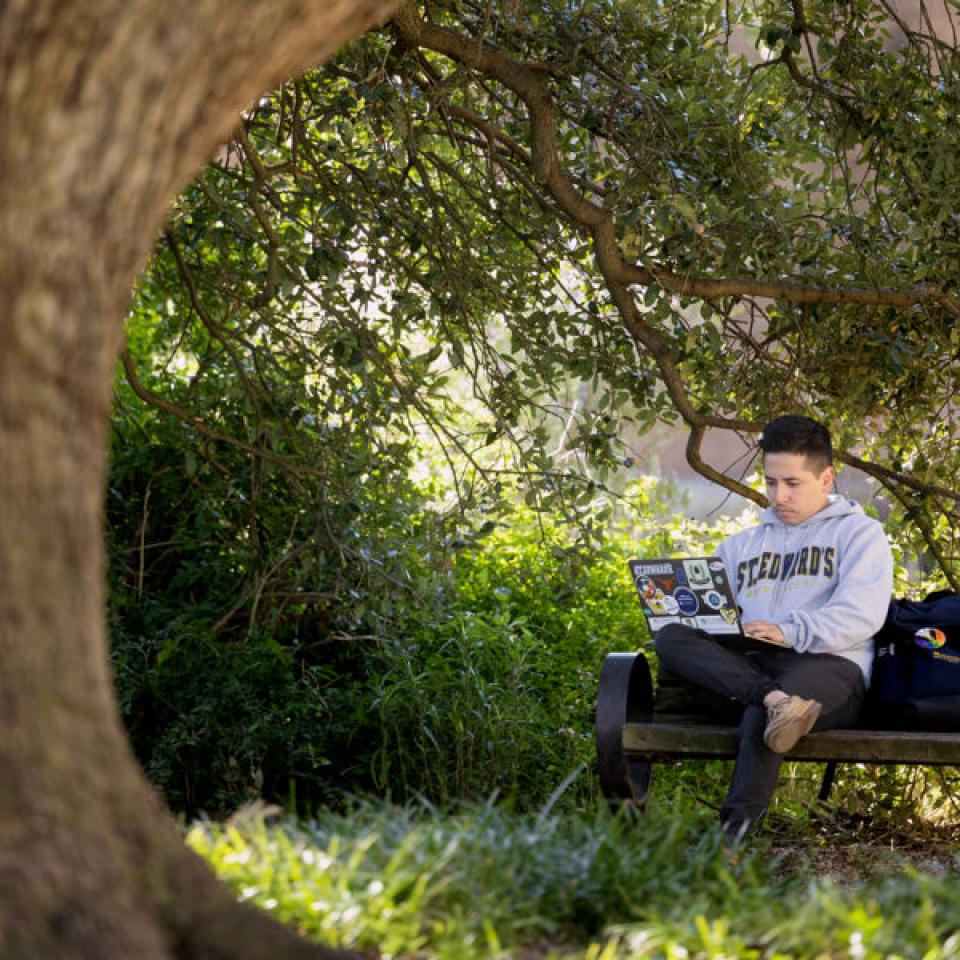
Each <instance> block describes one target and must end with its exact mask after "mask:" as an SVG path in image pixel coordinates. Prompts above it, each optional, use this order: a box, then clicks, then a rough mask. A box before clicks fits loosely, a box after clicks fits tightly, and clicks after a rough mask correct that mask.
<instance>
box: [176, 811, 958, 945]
mask: <svg viewBox="0 0 960 960" xmlns="http://www.w3.org/2000/svg"><path fill="white" fill-rule="evenodd" d="M187 842H188V844H189V845H190V846H191V847H192V848H193V849H194V850H196V851H197V852H198V853H200V854H201V855H202V856H204V857H205V858H206V859H207V860H208V861H209V862H210V863H211V865H212V866H213V868H214V869H215V870H216V871H217V873H218V874H219V875H220V876H221V877H222V878H223V880H224V881H226V882H227V883H228V884H230V885H231V886H232V887H233V888H234V889H235V890H236V891H237V894H238V896H240V897H241V898H243V899H245V900H250V901H252V902H254V903H256V904H258V905H259V906H261V907H262V908H264V909H266V910H269V911H271V912H273V913H274V914H275V915H276V916H277V917H278V918H279V919H281V920H283V921H284V922H285V923H288V924H290V925H292V926H294V927H296V928H298V929H299V930H301V931H302V932H303V933H304V934H305V935H306V936H309V937H315V938H317V939H320V940H323V941H325V942H327V943H331V944H337V945H341V946H349V947H353V948H359V949H363V948H369V949H370V950H371V951H372V952H373V951H374V949H375V948H378V949H379V950H380V951H381V952H382V955H383V956H385V957H410V958H417V960H434V958H436V960H448V958H449V960H453V958H458V960H481V958H516V960H541V958H542V960H546V958H551V957H555V958H558V960H559V958H563V960H626V958H641V957H643V958H647V957H651V958H652V957H662V958H669V960H679V958H711V960H720V958H769V960H774V958H777V960H785V958H818V960H820V958H838V960H839V958H844V960H847V958H850V960H872V958H893V957H900V958H910V960H913V958H923V960H941V958H947V957H960V932H958V931H960V870H958V864H957V860H956V858H955V855H954V850H955V849H956V848H955V845H954V844H953V841H952V837H951V836H950V835H949V832H941V833H940V834H939V835H937V836H934V838H933V839H927V840H922V839H919V838H918V837H917V836H916V835H913V836H911V837H901V838H897V837H895V836H893V835H892V834H890V832H889V831H887V832H886V833H884V832H883V831H881V830H876V829H875V830H873V831H872V833H871V832H870V831H866V830H865V829H864V825H863V824H859V825H857V824H852V823H843V822H840V821H835V822H832V823H829V824H827V823H821V824H819V825H818V824H817V823H816V822H808V823H807V824H806V825H805V828H804V829H803V830H802V831H793V832H792V833H791V832H790V831H789V830H787V831H783V830H781V831H779V832H778V831H777V830H776V828H775V826H774V828H772V829H767V830H765V831H764V833H763V834H762V835H761V836H760V837H759V838H758V839H757V840H756V841H755V842H754V843H753V844H752V845H751V846H750V847H749V848H748V849H746V850H744V851H741V852H739V853H738V854H736V855H731V854H730V852H729V851H727V850H726V849H725V847H724V845H723V843H722V842H721V838H720V836H719V832H718V831H717V829H716V828H715V827H714V826H713V819H712V817H710V816H708V815H707V812H706V811H704V810H703V809H702V808H701V807H699V806H698V805H696V804H690V803H687V802H685V801H683V800H681V801H680V802H679V807H678V806H676V805H675V806H673V807H671V806H669V805H668V804H666V803H664V802H660V803H659V804H657V805H655V806H654V808H653V809H651V810H649V811H648V813H647V815H646V816H645V817H643V818H642V819H641V820H633V819H631V818H628V817H613V816H611V815H609V814H608V813H607V812H606V811H601V812H599V813H595V814H585V813H578V812H576V811H563V812H559V811H544V812H542V813H541V814H539V815H526V814H525V815H520V814H515V813H511V812H509V811H508V810H506V809H504V808H502V807H498V806H494V805H488V806H474V807H470V808H467V809H465V810H464V811H462V812H459V813H450V812H441V811H437V810H433V809H431V808H429V807H426V806H417V807H396V806H389V805H387V804H383V803H376V802H367V801H364V802H358V803H357V804H356V806H355V807H354V808H353V809H351V810H349V811H347V812H341V813H324V814H322V815H321V816H320V817H318V818H317V819H315V820H310V821H302V820H301V821H295V820H293V819H286V818H280V817H269V816H267V817H265V816H264V811H263V810H259V811H257V810H255V809H254V810H250V811H247V812H246V813H243V814H240V815H238V816H237V817H235V818H234V819H233V820H232V821H230V822H228V823H226V824H222V825H220V824H209V823H204V824H197V825H194V826H193V827H191V828H190V829H189V831H188V834H187Z"/></svg>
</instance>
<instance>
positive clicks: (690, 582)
mask: <svg viewBox="0 0 960 960" xmlns="http://www.w3.org/2000/svg"><path fill="white" fill-rule="evenodd" d="M628 564H629V566H630V574H631V576H632V577H633V582H634V585H635V586H636V588H637V593H638V594H639V595H640V602H641V603H642V604H643V614H644V616H645V617H646V620H647V626H648V627H649V628H650V636H652V637H655V636H656V635H657V631H658V630H661V629H663V627H665V626H666V625H667V624H668V623H683V624H686V625H687V626H689V627H694V628H696V629H698V630H705V631H706V632H707V633H709V634H713V635H715V636H726V637H734V636H737V635H741V634H743V624H742V623H741V622H740V613H739V611H738V609H737V604H736V601H735V600H734V598H733V589H732V588H731V586H730V579H729V577H728V576H727V570H726V567H725V566H724V563H723V561H722V560H721V559H720V558H719V557H681V558H675V557H666V558H664V559H661V560H629V561H628Z"/></svg>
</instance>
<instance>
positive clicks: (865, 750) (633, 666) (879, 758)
mask: <svg viewBox="0 0 960 960" xmlns="http://www.w3.org/2000/svg"><path fill="white" fill-rule="evenodd" d="M689 689H690V688H687V695H686V704H687V705H689V702H690V700H689ZM669 692H673V691H669ZM682 706H683V696H681V697H680V698H677V697H674V698H673V699H671V697H670V696H669V695H668V688H665V689H662V690H658V691H657V696H656V698H655V697H654V687H653V680H652V677H651V673H650V665H649V663H648V662H647V658H646V657H645V656H644V655H643V654H642V653H611V654H610V655H609V656H608V657H607V658H606V660H605V661H604V664H603V669H602V670H601V672H600V689H599V692H598V694H597V719H596V741H597V759H598V762H599V774H600V787H601V789H602V790H603V793H604V796H605V797H606V798H607V800H608V801H609V802H610V803H611V804H612V805H616V806H619V805H621V804H624V803H626V804H630V805H633V806H635V807H642V806H643V805H644V803H645V802H646V799H647V791H648V790H649V787H650V778H651V772H652V767H653V764H654V763H658V762H664V761H666V762H671V761H678V760H690V759H715V760H716V759H731V760H732V759H733V758H734V757H735V755H736V748H737V730H736V726H734V725H723V724H718V723H715V722H709V721H707V720H705V719H704V718H703V716H702V715H701V716H697V715H691V714H690V713H689V712H677V711H678V709H681V708H682ZM787 757H788V758H789V759H790V760H804V761H805V760H809V761H814V762H818V763H826V765H827V766H826V770H825V772H824V776H823V783H822V784H821V787H820V799H821V800H823V801H825V800H826V799H827V798H828V797H829V795H830V789H831V787H832V786H833V779H834V775H835V772H836V767H837V764H838V763H876V764H910V765H919V766H946V765H960V732H955V733H936V732H928V731H922V732H921V731H902V730H875V729H867V728H863V729H861V728H857V729H852V730H826V731H822V732H818V733H811V734H808V735H807V736H805V737H803V739H801V740H800V741H799V742H798V743H797V745H796V746H795V747H794V748H793V750H791V751H790V753H789V754H787Z"/></svg>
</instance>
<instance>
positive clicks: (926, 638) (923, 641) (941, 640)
mask: <svg viewBox="0 0 960 960" xmlns="http://www.w3.org/2000/svg"><path fill="white" fill-rule="evenodd" d="M913 642H914V643H915V644H916V645H917V646H918V647H922V648H923V649H924V650H939V649H940V647H942V646H943V645H944V644H945V643H946V642H947V635H946V634H945V633H944V632H943V631H942V630H938V629H937V628H936V627H923V628H922V629H921V630H918V631H917V632H916V633H915V634H914V635H913Z"/></svg>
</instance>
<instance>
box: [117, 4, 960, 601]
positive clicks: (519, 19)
mask: <svg viewBox="0 0 960 960" xmlns="http://www.w3.org/2000/svg"><path fill="white" fill-rule="evenodd" d="M955 17H956V11H955V10H954V9H953V7H952V6H951V5H946V6H945V7H943V8H938V9H937V10H934V11H931V10H929V9H928V8H927V6H926V4H925V3H919V4H916V5H914V7H909V5H907V4H902V3H901V4H899V5H898V4H894V3H892V2H874V0H852V2H845V3H840V4H837V3H832V2H831V3H810V2H801V0H795V2H792V3H755V2H750V3H732V2H697V3H683V4H665V3H652V2H651V3H645V4H620V3H613V2H609V3H607V2H588V0H584V2H579V3H567V2H513V3H509V4H503V5H497V6H494V5H488V4H484V3H473V2H456V3H454V2H449V3H430V4H426V5H425V6H423V5H418V4H416V3H413V2H407V3H406V4H405V5H404V6H403V7H402V8H401V10H400V12H399V13H398V14H397V15H396V16H395V17H394V19H393V20H392V22H391V23H390V24H388V25H387V26H386V27H384V28H383V29H382V30H380V31H379V32H375V33H372V34H369V35H368V36H367V37H365V38H364V39H363V40H361V41H358V42H356V43H355V44H354V45H352V46H351V47H350V48H348V49H347V50H346V51H344V52H343V53H342V54H341V56H340V57H339V58H338V59H337V61H336V62H334V63H333V64H331V65H329V66H327V67H324V68H322V69H320V70H318V71H314V72H312V73H309V74H307V75H305V76H304V77H302V78H301V79H299V80H297V81H296V82H292V83H289V84H287V85H286V86H284V87H283V88H281V89H280V90H279V91H278V92H277V93H276V94H275V95H273V96H271V97H268V98H265V99H263V100H261V101H260V102H259V103H258V104H256V105H255V106H254V107H252V108H251V110H250V111H249V112H248V113H247V114H246V115H245V117H244V120H243V123H242V125H241V126H240V127H238V130H237V134H236V137H235V139H234V140H233V141H232V143H231V144H230V145H229V146H228V147H226V148H224V150H222V151H221V153H220V154H219V155H218V157H217V159H216V160H215V161H214V163H213V164H212V165H211V166H210V167H208V168H207V169H206V170H205V171H204V172H203V174H202V175H201V177H200V179H199V180H198V181H197V183H196V184H195V186H194V187H193V188H191V190H190V191H189V192H188V194H186V195H185V196H184V197H183V198H182V199H181V201H180V203H179V204H178V207H177V210H176V213H175V216H174V218H173V220H172V222H171V225H170V227H169V228H168V230H167V232H166V234H165V236H164V238H163V241H162V242H161V246H160V256H159V259H158V260H157V262H156V263H155V265H154V267H153V268H152V272H151V274H150V276H149V277H148V279H147V281H146V284H145V286H144V287H143V292H142V293H141V298H144V297H146V298H147V299H149V298H150V297H151V296H152V297H153V300H152V301H151V302H153V303H156V302H163V301H164V298H172V300H171V301H168V302H173V301H175V302H176V303H177V309H171V310H170V311H169V312H168V313H167V315H165V316H163V317H159V318H158V320H159V326H155V327H153V330H154V333H153V334H152V335H153V336H156V335H157V333H156V331H157V330H162V331H164V342H166V343H167V344H171V343H176V344H177V346H178V348H179V349H180V350H181V351H186V352H187V353H190V354H191V355H192V356H193V357H195V358H196V363H197V364H198V366H197V368H196V369H193V368H191V369H190V370H189V371H188V374H189V376H187V375H186V374H184V375H183V376H181V378H180V379H181V381H182V383H183V384H186V383H187V382H188V381H189V386H183V388H182V389H183V390H184V391H186V392H187V393H189V392H190V391H198V390H200V389H201V384H202V383H207V384H208V385H211V386H212V387H213V389H214V390H219V389H220V388H219V387H218V386H216V385H215V384H216V383H217V382H218V381H217V378H218V377H222V376H223V375H224V374H223V372H222V371H223V370H224V369H229V370H230V371H231V372H230V377H232V378H233V380H234V383H235V386H237V387H238V388H241V389H242V392H243V393H244V395H245V397H246V399H245V400H244V401H243V402H244V403H245V404H246V408H245V412H244V413H243V414H242V417H241V419H242V420H243V424H244V425H243V426H242V427H241V426H240V425H239V423H238V424H236V425H234V427H232V428H231V429H230V430H228V431H227V434H229V438H230V439H229V442H230V443H233V444H234V445H236V444H238V443H242V444H247V445H248V446H251V447H255V448H256V449H257V450H258V451H259V452H260V454H261V456H263V457H265V458H266V459H267V460H268V461H269V460H271V459H272V460H275V461H277V462H278V463H281V465H282V464H284V463H285V464H286V465H287V466H289V467H290V469H292V470H294V471H295V472H300V473H303V472H306V473H309V472H310V471H311V470H313V471H316V470H317V469H320V468H317V467H316V460H315V459H314V460H313V461H311V459H310V456H306V459H304V456H305V452H306V447H305V446H304V444H307V445H309V443H310V442H312V441H310V440H309V438H310V437H314V438H317V437H321V436H322V437H323V438H324V442H326V443H328V444H329V442H330V441H331V438H332V437H334V436H336V437H337V438H338V439H337V443H338V444H340V446H338V447H337V448H336V449H337V453H336V455H335V456H334V455H333V454H332V453H331V451H332V449H333V448H331V447H329V446H328V447H326V448H325V449H326V450H327V453H326V454H325V455H323V457H322V459H324V460H325V461H326V462H327V463H329V462H332V461H333V460H336V461H338V462H341V463H343V462H350V463H351V464H353V466H352V467H350V468H348V469H347V475H346V477H341V479H340V481H339V482H340V483H347V484H351V485H352V484H354V482H355V481H357V480H358V478H362V480H359V481H358V482H361V483H362V484H365V485H368V486H369V485H370V484H375V483H377V482H378V478H381V477H382V476H384V475H385V473H386V472H389V471H390V469H391V467H398V466H400V465H401V462H402V461H403V460H404V457H405V456H408V455H409V447H407V446H405V445H404V440H403V438H404V436H407V437H410V436H412V435H413V434H415V433H416V432H417V431H418V430H422V429H424V425H426V428H428V429H429V430H431V431H433V432H434V433H435V434H436V435H437V436H439V437H440V438H441V439H442V440H443V446H444V449H445V450H446V451H447V452H448V455H449V457H450V465H451V469H452V470H453V471H454V474H455V475H456V477H457V487H458V492H459V493H460V495H461V498H462V499H463V501H464V502H466V503H467V504H468V505H476V503H477V502H478V501H479V500H482V499H483V497H484V496H488V497H489V496H493V495H495V492H496V491H498V490H499V489H500V484H501V483H502V481H503V479H504V475H505V474H509V475H512V476H515V475H519V476H521V478H522V476H523V475H526V474H532V473H533V472H535V473H536V476H537V478H538V479H537V482H536V484H535V485H534V489H533V491H532V493H531V496H533V497H539V496H542V495H544V494H549V493H550V492H551V491H553V490H556V491H560V490H562V489H567V488H565V487H563V484H562V482H561V481H562V480H563V479H564V478H565V477H566V478H568V479H569V478H570V477H571V475H573V476H575V477H579V480H580V481H581V484H582V483H583V482H587V483H588V485H589V483H592V482H593V481H594V480H595V479H596V478H598V477H600V478H602V477H603V476H604V475H605V474H604V471H605V470H607V469H610V468H615V467H616V466H617V465H618V464H619V463H620V462H621V461H622V459H623V450H622V449H621V447H620V445H619V441H620V439H621V438H622V436H623V435H624V433H625V432H626V431H629V430H644V429H647V428H648V427H650V426H651V425H652V424H654V423H656V422H661V421H668V422H670V421H677V420H679V421H682V422H683V423H684V424H685V425H686V427H687V428H688V430H689V434H690V440H689V445H688V451H687V453H688V459H689V461H690V463H691V464H692V465H693V466H694V467H695V468H696V469H697V470H698V471H700V472H701V473H703V474H704V475H705V476H707V477H709V478H710V479H712V480H714V481H716V482H718V483H720V484H723V485H724V486H726V487H728V488H730V489H731V490H735V491H737V492H738V493H740V494H742V495H744V496H747V497H750V498H751V499H753V500H756V501H758V502H761V501H762V497H761V495H760V494H759V493H757V492H756V491H755V490H754V489H752V488H751V487H750V486H749V485H748V484H747V483H745V482H744V478H743V472H744V470H743V468H742V466H741V468H740V469H739V472H738V470H737V468H736V467H734V468H733V469H730V470H727V469H726V468H727V467H728V466H729V465H727V464H708V463H706V462H704V460H703V458H702V457H701V455H700V445H701V442H702V440H703V437H704V435H705V434H706V432H707V431H709V430H726V431H735V432H738V433H740V434H742V435H745V436H749V435H750V434H752V433H755V432H756V431H758V430H759V428H760V426H761V425H762V423H763V422H764V421H765V420H766V419H768V418H769V417H771V416H773V415H776V414H778V413H781V412H786V411H791V410H794V411H795V410H803V411H807V412H810V413H811V414H812V415H814V416H818V417H820V418H823V419H824V420H826V421H828V422H829V423H831V425H833V426H834V429H835V433H836V435H837V438H838V440H839V441H840V442H839V444H838V446H839V447H840V459H841V460H842V461H843V462H845V463H848V464H853V465H856V466H858V467H860V468H862V469H864V470H865V471H866V472H867V473H869V474H871V475H872V476H873V477H875V478H876V480H877V481H879V483H880V484H882V485H883V487H884V488H885V489H886V491H887V493H888V496H889V498H890V500H891V501H892V504H893V507H894V510H893V513H892V516H891V523H892V524H893V528H894V529H901V530H902V532H903V533H904V534H905V536H906V537H907V538H908V539H909V538H911V537H912V538H914V541H915V542H917V543H922V545H923V548H924V549H925V550H927V551H929V552H930V553H931V554H932V555H933V556H934V557H935V558H936V560H937V561H938V563H939V565H940V566H941V568H942V570H943V571H944V573H945V574H946V575H947V576H948V577H950V578H952V579H954V582H955V577H956V554H955V551H954V547H953V541H954V536H953V533H954V529H955V525H956V522H957V520H958V513H957V508H956V498H957V491H956V489H955V486H956V485H955V484H954V483H953V480H952V478H953V476H954V474H955V472H956V468H957V452H956V444H955V439H956V433H957V429H958V424H957V417H956V410H955V405H954V403H953V396H954V393H955V386H956V378H957V369H958V368H957V349H958V345H960V330H958V326H957V320H958V313H960V300H958V298H957V295H956V285H957V279H956V278H957V267H958V264H960V233H958V231H960V206H958V200H957V198H958V197H960V190H958V186H960V182H958V181H960V170H958V168H957V166H956V164H955V154H956V150H955V139H956V133H955V124H953V122H952V118H953V117H955V116H956V113H957V107H958V105H960V86H958V79H957V68H958V59H957V45H956V37H955V34H954V33H953V32H952V28H953V26H954V25H955ZM158 294H159V295H160V299H159V301H158V298H157V295H158ZM181 307H182V308H183V309H181ZM161 312H162V311H161ZM183 316H188V317H189V318H190V320H189V322H187V323H186V324H185V325H184V324H183V323H182V319H181V318H182V317H183ZM128 368H129V371H130V374H131V377H136V373H135V370H134V368H133V366H132V365H131V364H130V363H129V362H128ZM218 370H220V371H221V372H220V373H218V372H217V371H218ZM457 370H459V371H461V372H462V373H463V374H465V375H466V376H467V377H468V382H469V383H470V384H471V387H470V389H471V391H472V393H473V395H474V396H473V398H472V400H471V402H472V403H473V406H474V415H473V416H471V417H469V418H464V416H463V413H462V407H463V402H462V398H460V400H459V401H458V404H457V405H456V406H455V408H453V409H452V408H451V407H450V405H449V404H448V403H447V400H448V394H449V392H450V389H451V387H450V383H451V381H450V377H451V375H453V376H454V377H455V378H456V377H457V374H456V371H457ZM145 379H146V380H149V377H145ZM571 383H574V384H575V383H580V384H584V385H586V386H587V387H588V388H590V389H589V402H588V403H586V404H583V405H580V406H578V407H577V408H576V409H574V410H573V411H571V409H570V404H569V402H567V401H569V390H570V384H571ZM291 384H297V385H298V386H297V388H296V389H293V388H292V387H291ZM138 388H139V389H141V393H142V394H143V395H144V396H145V395H146V390H147V387H145V386H143V385H142V384H141V385H139V387H138ZM160 392H161V393H162V392H163V389H160ZM294 394H296V396H294ZM154 399H156V398H154ZM167 399H168V401H169V400H171V399H172V400H174V401H175V402H176V403H177V406H176V407H169V409H170V410H171V411H173V412H177V413H179V414H180V415H181V417H182V418H183V419H184V420H185V421H187V422H188V423H193V424H194V426H195V427H196V428H197V429H198V430H199V431H200V432H201V433H204V434H205V435H206V436H207V437H210V438H213V439H217V438H218V437H219V439H220V440H223V439H224V436H223V435H222V434H223V431H222V430H221V429H220V428H218V427H216V416H214V418H213V422H211V420H210V418H209V417H207V418H206V422H201V421H198V420H196V418H195V417H194V419H191V417H192V416H193V414H191V407H190V403H189V398H188V397H186V396H183V397H181V398H180V400H177V398H176V397H171V396H170V395H169V394H167ZM181 401H182V402H181ZM268 412H273V413H280V415H279V416H275V417H268V416H267V414H268ZM268 420H269V423H268ZM366 437H374V438H375V439H374V440H373V441H372V443H368V442H367V440H366V439H365V438H366ZM360 438H363V439H360ZM506 446H509V447H510V449H512V450H514V451H515V453H516V456H515V458H514V461H513V462H512V465H511V466H510V467H509V468H508V467H505V466H504V463H503V461H502V460H500V459H497V458H496V457H495V456H494V453H495V452H499V453H502V452H503V450H504V449H505V448H506ZM571 452H573V453H574V454H575V456H571ZM558 454H559V455H558ZM313 456H314V457H316V456H320V452H319V448H315V449H314V454H313ZM398 458H399V459H398ZM311 462H312V463H313V464H314V466H312V467H311V466H308V465H307V464H308V463H311ZM584 463H587V464H589V466H588V468H587V469H586V471H584V470H582V469H577V468H578V467H580V466H582V465H583V464H584ZM374 464H375V465H374ZM571 465H573V466H571ZM322 469H327V468H326V467H324V468H322ZM351 470H352V471H353V472H352V473H351V472H350V471H351ZM351 478H352V479H351ZM581 494H582V490H581ZM557 495H560V494H559V493H558V494H557ZM575 499H576V498H575V497H574V501H575Z"/></svg>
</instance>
